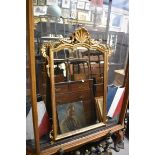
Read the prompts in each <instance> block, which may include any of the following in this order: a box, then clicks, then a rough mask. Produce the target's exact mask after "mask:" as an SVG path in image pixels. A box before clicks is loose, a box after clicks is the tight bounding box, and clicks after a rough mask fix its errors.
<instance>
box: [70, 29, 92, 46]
mask: <svg viewBox="0 0 155 155" xmlns="http://www.w3.org/2000/svg"><path fill="white" fill-rule="evenodd" d="M72 37H73V39H74V41H76V42H79V43H86V42H88V41H90V36H89V33H88V31H87V30H86V29H85V28H83V27H82V28H79V29H77V30H76V31H75V32H74V33H73V36H72Z"/></svg>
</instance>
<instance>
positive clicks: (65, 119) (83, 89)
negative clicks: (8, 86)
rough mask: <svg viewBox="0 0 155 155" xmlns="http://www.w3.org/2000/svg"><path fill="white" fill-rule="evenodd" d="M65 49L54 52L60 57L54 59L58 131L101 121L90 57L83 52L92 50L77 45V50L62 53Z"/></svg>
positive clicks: (56, 56) (61, 132)
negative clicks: (97, 113)
mask: <svg viewBox="0 0 155 155" xmlns="http://www.w3.org/2000/svg"><path fill="white" fill-rule="evenodd" d="M62 51H63V50H61V51H58V52H55V53H54V58H58V59H54V74H55V75H54V76H55V96H56V110H57V122H58V123H57V124H58V129H57V130H58V134H63V133H67V132H70V131H75V130H78V129H81V128H84V127H88V126H90V125H93V124H96V123H98V122H99V120H98V118H97V116H96V110H95V109H96V107H95V99H94V80H93V78H91V76H90V63H89V58H88V56H87V58H86V57H84V56H83V53H84V52H87V53H89V50H88V49H86V48H84V47H78V48H76V49H74V50H70V49H65V51H63V53H62ZM66 55H67V57H66ZM62 58H64V59H62Z"/></svg>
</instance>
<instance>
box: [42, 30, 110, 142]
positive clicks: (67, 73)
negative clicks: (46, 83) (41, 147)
mask: <svg viewBox="0 0 155 155" xmlns="http://www.w3.org/2000/svg"><path fill="white" fill-rule="evenodd" d="M41 52H42V55H43V57H45V58H46V60H47V64H46V69H47V74H48V76H49V78H50V95H51V108H52V110H51V111H52V126H53V131H52V134H53V135H52V136H53V140H54V141H55V140H59V139H63V138H66V137H69V136H72V135H76V134H79V133H82V132H85V131H88V130H91V129H94V128H98V127H101V126H105V125H106V120H107V118H106V117H107V112H106V101H107V83H108V82H107V81H108V57H109V55H110V52H111V50H110V47H109V46H108V45H106V44H100V43H99V42H98V41H95V40H93V39H91V37H90V35H89V33H88V31H87V30H86V29H85V28H84V27H80V28H78V29H76V30H75V31H74V32H73V33H72V35H71V36H70V38H68V39H60V40H59V41H55V42H48V43H43V44H42V48H41ZM92 64H93V65H92ZM92 66H93V67H92ZM94 66H96V68H97V67H98V68H99V69H98V72H96V70H95V68H94ZM95 97H102V98H103V104H102V107H101V108H102V114H101V115H99V111H98V108H97V106H96V105H97V104H96V100H95Z"/></svg>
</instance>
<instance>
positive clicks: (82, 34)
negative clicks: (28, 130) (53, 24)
mask: <svg viewBox="0 0 155 155" xmlns="http://www.w3.org/2000/svg"><path fill="white" fill-rule="evenodd" d="M77 47H85V48H87V49H92V50H98V51H100V52H102V53H103V58H104V71H103V73H104V86H103V92H104V93H103V96H104V97H103V113H104V114H105V115H104V116H103V122H101V123H98V124H94V125H91V126H88V127H85V128H82V129H78V130H76V131H71V132H68V133H64V134H61V135H58V133H57V126H58V123H57V119H56V117H57V116H56V100H55V82H54V68H53V66H54V52H58V51H60V50H62V49H64V48H69V49H71V50H74V49H76V48H77ZM47 48H48V49H49V55H47V53H46V51H47ZM41 52H42V55H43V57H45V58H46V60H47V62H48V63H47V65H46V68H47V74H48V76H49V77H50V82H51V94H52V97H51V103H52V105H51V107H52V115H53V131H52V135H51V138H52V139H53V140H59V139H62V138H65V137H68V136H71V135H75V134H78V133H81V132H85V131H88V130H91V129H94V128H97V127H100V126H103V125H105V124H106V100H107V79H108V74H107V71H108V56H110V54H111V48H110V47H109V46H108V45H106V44H100V43H99V42H97V41H95V40H93V39H91V37H90V35H89V33H88V31H87V30H86V29H85V28H84V27H81V28H78V29H77V30H75V32H73V33H72V35H71V37H70V39H61V40H59V41H57V42H48V43H43V45H42V47H41Z"/></svg>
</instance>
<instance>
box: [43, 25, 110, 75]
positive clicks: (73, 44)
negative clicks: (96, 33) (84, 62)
mask: <svg viewBox="0 0 155 155" xmlns="http://www.w3.org/2000/svg"><path fill="white" fill-rule="evenodd" d="M77 47H85V48H87V49H93V50H98V51H100V52H102V53H105V52H106V53H107V55H108V56H110V55H111V48H110V47H109V46H108V45H106V44H101V43H99V42H98V41H96V40H94V39H91V37H90V35H89V33H88V31H87V30H86V29H85V28H84V27H81V28H78V29H77V30H75V32H73V33H72V35H71V37H70V39H66V38H63V39H60V40H59V41H56V42H49V43H43V45H42V47H41V53H42V55H43V57H44V58H46V60H47V62H48V63H47V65H46V68H47V74H48V76H49V77H50V72H49V70H50V69H49V55H48V54H47V51H48V50H50V51H49V52H58V51H60V50H62V49H64V48H69V49H76V48H77Z"/></svg>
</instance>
